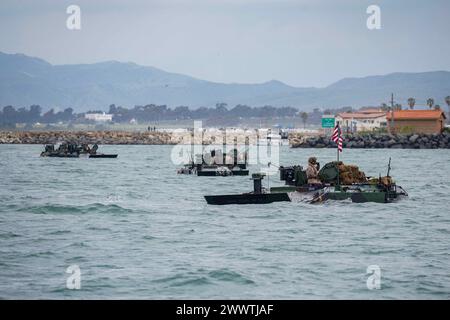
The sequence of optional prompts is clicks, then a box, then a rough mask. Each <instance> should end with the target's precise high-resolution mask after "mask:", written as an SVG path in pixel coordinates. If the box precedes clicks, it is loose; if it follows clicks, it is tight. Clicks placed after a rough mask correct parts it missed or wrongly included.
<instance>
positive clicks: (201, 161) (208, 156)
mask: <svg viewBox="0 0 450 320" xmlns="http://www.w3.org/2000/svg"><path fill="white" fill-rule="evenodd" d="M247 163H248V155H247V152H242V153H239V151H238V150H237V149H233V150H231V152H230V153H229V154H227V153H225V152H222V150H211V151H210V152H208V153H203V154H197V155H196V156H195V161H194V159H191V161H190V162H189V163H188V164H186V165H185V166H184V167H183V168H181V169H178V170H177V173H178V174H196V175H197V176H208V177H214V176H223V177H224V176H248V174H249V171H248V169H247Z"/></svg>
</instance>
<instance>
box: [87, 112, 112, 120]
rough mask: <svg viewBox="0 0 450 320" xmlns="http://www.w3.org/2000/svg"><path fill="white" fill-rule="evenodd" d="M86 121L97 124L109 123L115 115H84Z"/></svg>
mask: <svg viewBox="0 0 450 320" xmlns="http://www.w3.org/2000/svg"><path fill="white" fill-rule="evenodd" d="M84 118H85V119H86V120H93V121H95V122H108V121H112V118H113V115H112V114H106V113H104V112H103V113H86V114H85V115H84Z"/></svg>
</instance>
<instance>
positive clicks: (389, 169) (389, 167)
mask: <svg viewBox="0 0 450 320" xmlns="http://www.w3.org/2000/svg"><path fill="white" fill-rule="evenodd" d="M390 172H391V157H389V163H388V171H387V175H386V176H387V177H389V173H390Z"/></svg>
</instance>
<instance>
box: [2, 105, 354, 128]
mask: <svg viewBox="0 0 450 320" xmlns="http://www.w3.org/2000/svg"><path fill="white" fill-rule="evenodd" d="M344 110H345V111H347V110H349V108H343V109H339V110H325V111H323V112H322V111H320V110H319V109H314V110H313V111H312V112H309V113H306V112H301V111H299V109H297V108H293V107H280V108H277V107H273V106H263V107H251V106H248V105H242V104H239V105H236V106H235V107H233V108H228V106H227V104H226V103H218V104H216V106H215V107H213V108H206V107H201V108H198V109H190V108H189V107H187V106H179V107H175V108H173V109H172V108H168V107H167V106H166V105H155V104H149V105H145V106H135V107H134V108H130V109H128V108H125V107H121V106H116V105H114V104H112V105H110V106H109V110H108V113H109V114H112V115H113V121H114V122H117V123H125V122H130V121H131V120H133V119H134V120H136V121H138V122H144V123H145V122H157V121H161V120H189V119H192V120H197V119H198V120H203V119H214V120H215V121H219V122H220V121H223V122H227V120H230V119H233V120H236V119H249V118H299V119H301V121H302V122H303V123H306V122H307V123H319V122H320V119H321V117H322V115H323V114H324V113H325V114H327V113H328V114H330V113H335V112H341V111H344ZM102 112H103V111H99V110H93V111H88V112H86V113H102ZM37 122H39V123H58V122H65V123H67V122H72V123H83V122H89V121H88V120H86V119H85V113H74V110H73V109H72V108H66V109H64V110H63V111H58V112H55V111H54V109H50V110H49V111H47V112H45V113H42V108H41V107H40V106H39V105H32V106H30V107H29V108H23V107H22V108H17V109H16V108H14V107H12V106H6V107H3V109H2V110H0V124H1V125H3V126H5V125H8V124H11V125H12V124H16V123H26V124H34V123H37Z"/></svg>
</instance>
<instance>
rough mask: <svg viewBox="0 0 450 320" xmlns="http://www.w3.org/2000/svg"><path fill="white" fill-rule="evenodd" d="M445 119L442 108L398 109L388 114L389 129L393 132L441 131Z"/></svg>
mask: <svg viewBox="0 0 450 320" xmlns="http://www.w3.org/2000/svg"><path fill="white" fill-rule="evenodd" d="M445 119H446V117H445V113H444V112H443V111H442V110H397V111H393V112H392V111H389V112H388V113H387V116H386V120H387V123H388V129H389V130H390V131H391V132H393V133H402V132H403V133H441V132H442V131H443V130H444V127H445Z"/></svg>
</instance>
